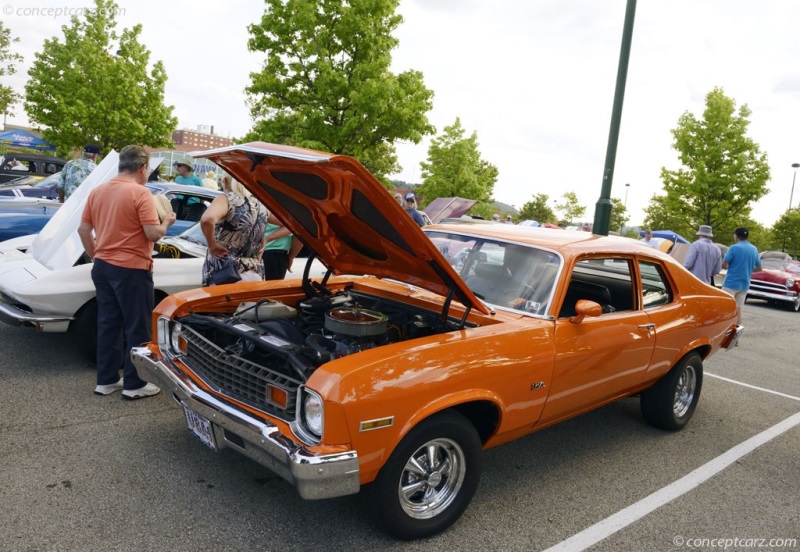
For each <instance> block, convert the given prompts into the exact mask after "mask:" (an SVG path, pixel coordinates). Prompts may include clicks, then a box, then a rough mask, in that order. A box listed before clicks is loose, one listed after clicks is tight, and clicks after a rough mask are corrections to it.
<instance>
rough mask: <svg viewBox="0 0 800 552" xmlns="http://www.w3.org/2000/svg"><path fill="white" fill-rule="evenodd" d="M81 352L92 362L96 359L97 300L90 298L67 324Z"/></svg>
mask: <svg viewBox="0 0 800 552" xmlns="http://www.w3.org/2000/svg"><path fill="white" fill-rule="evenodd" d="M69 332H70V333H71V334H73V336H74V337H75V341H76V343H77V344H78V349H79V350H80V352H81V354H82V355H83V356H84V357H85V358H86V360H88V361H89V362H91V363H93V364H94V362H95V360H96V359H97V301H95V300H94V299H92V300H91V301H89V302H88V303H86V304H85V305H84V306H82V307H81V309H80V310H79V311H78V314H77V315H76V316H75V320H73V321H72V322H71V323H70V325H69Z"/></svg>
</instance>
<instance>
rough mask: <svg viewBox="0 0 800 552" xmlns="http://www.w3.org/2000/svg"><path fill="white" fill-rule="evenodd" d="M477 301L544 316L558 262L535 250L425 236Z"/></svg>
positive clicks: (448, 236)
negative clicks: (478, 299)
mask: <svg viewBox="0 0 800 552" xmlns="http://www.w3.org/2000/svg"><path fill="white" fill-rule="evenodd" d="M426 234H427V235H428V237H429V238H430V239H431V241H432V242H433V244H434V245H435V246H436V247H437V249H439V251H440V252H441V253H442V255H444V257H445V259H447V261H448V262H449V263H450V265H451V266H452V267H453V269H454V270H455V271H456V272H457V273H458V274H459V275H460V276H461V278H462V279H463V280H464V281H465V282H466V284H467V286H469V288H470V289H471V290H472V292H473V293H475V295H477V296H478V298H480V299H482V300H483V301H485V302H486V303H489V304H491V305H494V306H497V307H504V308H510V309H514V310H519V311H523V312H527V313H531V314H536V315H546V314H547V312H548V310H549V308H550V303H551V302H552V299H553V291H554V287H555V282H556V276H557V275H558V272H559V269H560V267H561V258H560V257H559V256H558V255H557V254H556V253H554V252H552V251H547V250H544V249H539V248H536V247H531V246H526V245H520V244H513V243H506V242H501V241H492V240H487V239H484V238H476V237H472V236H463V235H459V234H450V233H446V232H440V231H435V232H434V231H430V232H426Z"/></svg>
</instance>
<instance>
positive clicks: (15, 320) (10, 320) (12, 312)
mask: <svg viewBox="0 0 800 552" xmlns="http://www.w3.org/2000/svg"><path fill="white" fill-rule="evenodd" d="M0 320H2V321H3V322H5V323H6V324H11V325H24V324H44V323H47V322H70V321H72V320H75V317H74V316H66V315H57V314H35V313H32V312H28V311H24V310H22V309H20V308H18V307H15V306H14V305H12V304H10V303H7V302H6V301H2V300H0Z"/></svg>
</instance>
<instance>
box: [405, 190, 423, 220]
mask: <svg viewBox="0 0 800 552" xmlns="http://www.w3.org/2000/svg"><path fill="white" fill-rule="evenodd" d="M405 203H406V204H405V209H406V213H408V214H409V215H410V216H411V218H412V219H414V222H416V223H417V225H418V226H425V219H423V218H422V215H421V214H420V213H419V211H417V199H416V198H415V197H414V194H412V193H411V192H408V193H407V194H406V200H405Z"/></svg>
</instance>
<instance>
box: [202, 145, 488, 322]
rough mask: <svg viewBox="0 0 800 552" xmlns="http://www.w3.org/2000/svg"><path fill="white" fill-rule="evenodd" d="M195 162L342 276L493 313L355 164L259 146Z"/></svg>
mask: <svg viewBox="0 0 800 552" xmlns="http://www.w3.org/2000/svg"><path fill="white" fill-rule="evenodd" d="M190 155H192V156H193V157H203V158H207V159H210V160H211V161H213V162H214V163H216V164H218V165H220V166H221V167H223V168H224V169H225V170H226V171H227V172H228V173H230V174H231V175H233V177H234V178H236V179H237V180H239V181H240V182H242V183H243V184H244V185H245V186H246V187H247V189H248V190H250V192H251V193H253V195H254V196H256V197H257V198H258V199H259V200H260V201H261V202H262V203H264V205H266V206H267V208H268V209H269V210H270V212H272V213H274V214H275V215H276V216H277V217H278V218H279V219H280V220H281V221H282V222H283V223H284V224H285V225H286V227H287V228H289V230H290V231H291V232H292V233H293V234H295V235H296V236H298V237H299V238H300V239H301V240H302V241H303V242H304V243H305V244H306V245H307V246H308V247H309V248H310V249H311V250H312V251H314V253H316V254H317V256H318V257H319V258H320V259H321V260H322V261H323V262H324V263H325V264H326V265H328V266H329V267H331V268H332V270H333V271H334V273H336V274H372V275H375V276H378V277H380V278H391V279H394V280H398V281H402V282H406V283H408V284H411V285H415V286H419V287H421V288H424V289H427V290H429V291H432V292H434V293H438V294H440V295H443V296H448V295H450V294H452V296H453V298H455V299H457V300H458V301H460V302H461V303H462V304H464V305H466V306H468V307H474V308H477V309H478V310H480V311H481V312H488V311H487V309H486V307H485V305H483V303H482V302H481V301H480V300H478V299H477V298H476V297H475V295H474V294H473V293H472V291H470V289H469V288H468V287H467V285H466V284H465V283H464V281H463V280H462V279H461V278H460V277H459V276H458V275H457V274H456V272H455V271H454V270H453V268H452V267H451V266H450V264H449V263H448V262H447V260H446V259H445V258H444V257H443V256H442V254H441V253H440V252H439V251H438V249H436V247H435V246H434V245H433V243H432V242H431V241H430V240H429V239H428V238H427V237H426V236H425V234H424V233H423V232H422V230H421V229H420V227H419V226H417V224H416V223H415V222H414V220H413V219H412V218H411V217H410V216H409V215H408V214H407V213H406V212H405V210H404V209H403V208H402V206H400V205H399V204H398V203H397V202H396V201H395V199H394V197H393V196H392V195H391V194H390V193H389V191H388V190H386V188H384V187H383V186H382V185H381V183H380V182H379V181H378V180H377V179H376V178H375V177H374V176H372V175H371V174H370V173H369V171H367V170H366V169H365V168H364V167H363V166H362V165H361V164H359V163H358V161H356V160H355V159H353V158H351V157H348V156H343V155H333V154H329V153H323V152H318V151H312V150H307V149H302V148H295V147H291V146H282V145H275V144H267V143H264V142H252V143H249V144H240V145H236V146H229V147H226V148H220V149H215V150H209V151H202V152H193V153H191V154H190Z"/></svg>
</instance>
